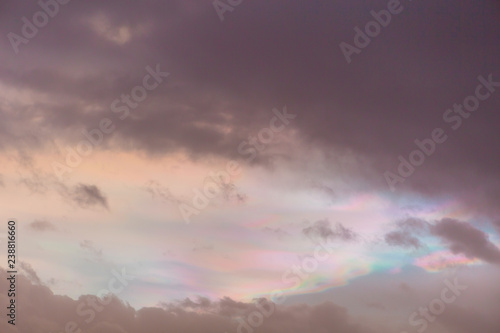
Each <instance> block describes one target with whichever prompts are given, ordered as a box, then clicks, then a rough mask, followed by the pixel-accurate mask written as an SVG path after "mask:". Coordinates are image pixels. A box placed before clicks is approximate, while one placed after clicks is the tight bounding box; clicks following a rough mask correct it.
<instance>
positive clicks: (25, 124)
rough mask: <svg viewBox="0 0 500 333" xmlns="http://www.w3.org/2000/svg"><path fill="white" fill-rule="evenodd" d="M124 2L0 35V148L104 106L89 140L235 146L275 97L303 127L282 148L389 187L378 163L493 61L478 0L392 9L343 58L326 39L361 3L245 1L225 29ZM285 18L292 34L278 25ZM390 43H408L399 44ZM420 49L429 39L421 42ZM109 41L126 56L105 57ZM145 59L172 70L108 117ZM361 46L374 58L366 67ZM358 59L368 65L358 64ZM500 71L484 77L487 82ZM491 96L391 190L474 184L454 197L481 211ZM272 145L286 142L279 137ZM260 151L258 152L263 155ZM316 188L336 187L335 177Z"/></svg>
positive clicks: (77, 122)
mask: <svg viewBox="0 0 500 333" xmlns="http://www.w3.org/2000/svg"><path fill="white" fill-rule="evenodd" d="M11 2H12V1H11ZM122 3H124V5H121V4H118V3H117V2H114V1H110V2H109V3H107V4H106V5H99V6H97V5H87V6H82V5H78V4H72V5H71V6H65V7H61V13H62V10H63V9H62V8H64V14H63V15H58V16H57V19H55V20H51V22H50V26H51V27H52V28H51V33H47V34H45V35H44V36H42V34H39V35H38V36H37V41H36V42H30V43H29V44H27V45H24V44H23V45H21V46H20V47H21V48H22V50H21V52H22V53H21V54H22V57H17V56H16V55H15V54H14V52H12V48H11V47H10V45H8V41H7V39H5V40H4V43H5V44H4V46H5V47H2V48H0V49H1V51H0V52H1V53H0V56H1V58H2V59H3V61H2V65H0V77H1V78H2V80H1V85H2V86H1V90H2V91H5V92H6V93H5V95H6V98H7V97H8V98H9V100H8V101H7V102H6V103H4V104H5V105H2V107H0V119H2V121H1V122H0V124H1V125H0V126H1V128H0V129H1V131H0V133H1V134H0V142H1V143H2V144H1V145H2V147H3V148H6V147H18V146H20V143H19V139H20V138H23V137H28V136H29V135H31V133H32V130H33V128H39V129H40V134H38V133H37V134H36V135H35V136H34V138H33V140H31V141H27V142H26V143H25V144H23V145H24V146H23V147H22V148H23V149H24V151H26V152H27V154H28V155H29V153H31V150H33V151H38V150H41V149H42V148H43V147H44V144H47V143H49V142H50V140H58V141H61V142H64V143H68V144H71V143H77V142H79V140H81V139H82V137H81V130H83V129H92V128H95V126H96V124H98V122H99V120H100V119H102V118H103V117H105V116H106V117H114V118H113V120H114V121H116V131H115V132H114V133H113V135H112V140H109V141H106V143H105V144H103V145H102V146H100V147H99V148H98V149H107V148H109V147H110V146H112V147H113V148H114V149H116V150H124V151H130V150H136V151H141V152H145V153H146V155H147V156H155V155H169V154H172V153H174V152H186V153H187V155H189V156H190V157H191V158H193V159H198V158H209V157H211V156H217V157H224V158H236V159H238V160H245V159H246V158H247V156H242V154H240V153H239V152H238V144H239V143H240V142H242V140H246V139H248V136H249V135H255V131H256V130H258V129H260V128H262V126H263V125H264V124H265V122H266V121H268V120H269V116H270V110H271V109H272V108H273V107H275V106H277V104H278V105H279V104H285V103H286V104H287V105H288V109H289V110H290V111H291V112H296V113H299V114H300V117H299V118H300V121H298V120H299V118H297V121H294V123H293V124H292V125H291V126H290V130H291V132H292V133H293V138H294V139H295V140H297V141H300V145H297V146H296V147H297V148H296V149H297V151H296V155H295V156H293V159H299V160H300V159H301V156H304V157H303V158H305V159H307V156H308V155H307V153H308V152H310V151H317V150H320V151H322V152H323V153H324V154H325V156H327V157H328V162H327V163H325V167H328V168H329V169H330V174H329V175H328V176H332V175H337V176H338V177H340V178H342V179H344V178H345V177H348V179H353V184H352V186H353V187H356V186H360V187H361V186H364V187H370V188H371V187H377V188H381V189H384V190H387V184H385V182H384V180H383V177H382V176H381V175H382V174H383V172H384V171H386V170H393V171H394V170H395V169H396V168H397V164H398V156H399V155H403V156H405V157H407V155H408V154H409V153H410V152H411V151H412V150H413V149H414V148H415V147H414V145H413V141H414V140H415V139H417V138H418V139H423V138H425V137H428V136H429V135H430V130H432V129H433V128H434V127H445V126H446V129H448V128H449V127H448V125H449V124H446V123H444V122H443V119H441V118H442V114H443V112H444V111H445V110H446V109H447V108H449V107H452V105H453V103H459V102H462V101H463V99H464V98H465V97H466V96H467V95H469V94H471V93H473V92H474V88H475V84H476V78H477V77H478V76H479V75H488V74H489V73H490V72H493V71H495V70H496V68H498V64H499V61H500V60H499V59H500V57H499V53H498V50H497V48H496V46H495V45H497V43H496V42H497V39H498V38H497V37H498V36H497V35H496V34H495V33H494V32H495V31H498V29H499V27H500V23H499V22H498V20H497V17H498V14H499V12H500V10H499V9H498V6H495V5H492V3H491V2H482V3H481V4H480V5H474V4H472V3H467V4H464V6H458V7H457V6H452V5H453V2H452V1H450V0H446V1H445V3H448V4H449V5H450V6H448V7H449V15H448V19H447V20H443V19H442V15H441V14H440V12H441V11H442V5H441V4H438V3H422V2H420V3H417V2H413V3H412V4H411V6H412V9H411V10H408V11H406V12H405V14H404V15H407V18H408V20H405V21H404V22H401V23H400V26H399V28H398V29H394V27H393V26H391V27H388V28H387V29H384V30H383V31H382V34H383V39H384V40H385V41H382V40H381V39H379V43H378V46H377V45H375V43H371V44H370V46H369V47H368V48H367V49H366V50H363V52H362V54H359V55H355V59H354V61H353V63H352V64H350V65H348V64H347V63H346V60H345V58H344V56H343V55H342V52H341V51H340V49H339V47H338V44H339V43H340V42H342V41H344V42H349V43H352V41H353V37H354V35H355V32H354V30H353V28H354V27H356V26H357V25H362V24H363V23H364V22H368V21H369V20H371V19H372V17H371V16H370V15H369V13H370V10H372V9H373V10H374V9H375V8H374V7H373V6H372V5H373V4H371V3H370V4H369V3H364V2H360V3H357V4H356V5H353V6H354V7H352V10H351V9H347V8H346V7H345V5H344V4H343V3H342V1H330V2H324V1H310V2H308V3H307V4H304V5H303V6H302V5H300V6H290V5H289V4H286V3H281V2H278V3H269V2H266V1H263V0H257V1H252V2H251V3H247V4H246V5H245V8H243V7H238V11H234V12H231V13H229V15H231V16H232V17H233V18H234V19H233V20H231V23H230V24H231V25H232V29H227V26H226V25H223V24H221V23H220V22H219V21H218V20H217V17H216V15H215V19H214V8H213V6H212V4H211V3H207V2H204V1H201V0H193V1H189V2H185V1H179V0H175V1H169V2H167V3H155V4H154V5H146V6H141V8H137V7H138V6H137V5H136V3H135V2H133V1H129V0H124V1H123V2H122ZM195 7H196V9H194V8H195ZM36 9H39V8H37V7H36V4H33V5H32V6H31V7H26V6H22V5H20V4H18V3H16V2H12V3H11V5H10V6H9V13H10V15H12V17H17V18H21V17H23V16H26V15H27V12H30V10H31V11H35V10H36ZM284 9H285V10H284ZM304 13H308V14H307V15H310V16H309V17H307V18H306V17H305V16H304ZM463 13H471V14H470V17H472V19H473V20H474V22H479V23H480V24H471V26H469V27H468V29H465V30H462V29H458V28H457V27H458V24H459V22H461V21H460V20H458V19H456V18H457V17H461V15H463ZM131 17H133V18H131ZM346 17H348V18H349V19H346ZM255 22H259V23H260V25H259V27H257V28H256V27H255ZM18 23H19V20H13V19H10V17H9V19H7V18H5V19H4V20H2V21H1V23H0V29H2V31H5V32H7V31H16V30H17V31H18V32H19V28H20V27H18ZM416 25H418V26H419V29H415V26H416ZM290 26H294V27H295V29H296V30H297V31H300V32H301V33H298V34H290V31H289V28H288V27H290ZM242 31H244V32H245V33H243V35H242V33H241V32H242ZM435 31H440V32H442V33H440V34H436V33H435ZM237 32H239V33H237ZM311 35H315V36H318V37H317V38H310V36H311ZM424 36H425V37H424ZM448 36H453V38H449V37H448ZM276 40H280V43H279V44H277V43H276V42H275V41H276ZM389 40H390V41H392V42H391V43H388V42H387V41H389ZM331 41H334V42H333V43H332V42H331ZM401 43H406V44H405V45H406V46H407V47H405V48H400V47H399V45H401ZM228 49H231V50H232V52H233V54H230V53H229V52H226V50H228ZM423 49H432V50H433V52H432V53H426V54H422V52H421V50H423ZM117 50H120V54H126V55H128V56H125V57H117V56H116V54H117V52H118V51H117ZM307 50H315V52H313V53H311V52H308V51H307ZM478 50H481V52H480V56H478V54H479V53H478V52H479V51H478ZM456 54H460V55H461V56H460V57H456V56H455V55H456ZM368 55H369V56H368ZM478 57H479V58H478ZM132 59H133V61H132ZM158 59H161V68H162V69H163V70H164V71H167V70H168V71H169V72H172V77H171V78H168V80H166V81H165V82H164V83H162V85H161V86H160V87H159V88H158V89H157V90H155V91H153V92H151V93H150V94H149V95H148V98H147V100H145V101H144V103H141V106H140V108H138V109H135V110H131V116H130V117H129V118H127V119H126V121H120V120H119V119H117V118H116V114H114V113H113V112H112V111H111V110H110V104H111V102H112V101H113V100H114V99H115V98H120V96H121V94H123V93H127V92H129V91H130V88H131V87H133V86H135V85H137V84H140V83H141V82H142V79H143V77H144V75H145V72H144V67H145V66H146V65H147V64H149V65H152V66H154V65H155V64H156V63H157V62H158ZM373 59H384V60H385V61H383V62H378V65H377V66H373ZM403 59H404V60H403ZM464 59H466V60H467V59H468V60H477V61H465V62H464ZM443 63H445V64H444V65H443ZM28 65H29V66H28ZM366 68H370V69H371V70H370V74H369V77H368V78H367V76H366V75H367V74H366V73H367V71H366ZM499 75H500V74H498V73H494V75H493V76H494V78H495V79H496V80H499V78H500V76H499ZM297 82H313V83H314V84H310V85H306V86H304V85H299V84H297ZM373 82H377V84H376V85H374V84H373ZM318 87H321V88H320V89H318ZM429 87H430V88H429ZM395 91H397V93H395ZM10 92H15V93H16V94H10ZM22 94H26V95H29V96H30V98H29V99H27V98H20V97H24V96H23V95H22ZM353 94H354V95H355V96H356V98H354V97H353V96H354V95H353ZM496 94H498V92H495V95H492V97H491V98H490V99H489V100H488V102H487V103H482V104H481V106H480V109H479V110H478V112H476V113H475V116H474V117H471V118H470V119H464V124H465V122H467V127H465V125H463V126H462V128H460V130H457V131H456V132H450V131H447V133H448V134H450V138H449V140H448V141H447V142H446V149H443V150H439V152H438V153H436V154H434V155H432V159H428V160H427V161H426V164H425V167H423V168H420V169H419V171H418V172H416V173H415V174H414V175H412V177H411V180H409V181H407V182H405V184H404V186H401V191H408V192H418V193H421V194H424V195H438V194H442V193H445V194H446V193H453V192H455V191H457V190H459V189H461V188H464V187H466V188H468V187H470V186H468V185H471V184H481V185H483V186H476V187H474V188H475V190H473V191H472V192H473V193H463V192H460V194H459V196H458V200H460V201H461V202H462V203H464V204H466V205H467V206H468V207H469V208H470V209H474V210H476V211H478V212H483V213H487V214H490V215H494V213H495V212H498V207H497V205H496V202H497V201H496V199H495V198H498V194H499V193H500V180H498V177H497V175H498V173H499V172H500V163H499V160H500V159H499V158H498V157H496V156H493V155H492V154H491V151H493V150H494V148H495V147H496V146H498V144H499V140H500V139H499V138H498V136H496V135H495V134H496V131H497V128H496V127H495V124H496V123H498V117H499V115H498V112H494V111H495V110H497V109H498V106H499V105H500V102H499V101H500V99H499V98H498V95H496ZM31 105H36V107H31ZM409 105H410V107H409ZM90 109H91V110H93V111H92V112H89V111H88V110H90ZM139 109H140V110H139ZM13 110H18V111H17V112H13ZM139 111H140V112H139ZM395 125H396V126H395ZM43 133H50V135H45V134H43ZM354 133H355V134H354ZM451 134H453V137H452V135H451ZM299 147H300V148H299ZM332 151H334V152H335V153H332V154H330V152H332ZM278 152H279V153H280V154H281V155H280V154H277V156H285V154H284V152H285V151H284V150H283V149H280V150H278ZM264 155H265V154H263V155H262V158H261V160H262V161H265V162H269V158H268V156H267V157H266V156H264ZM351 157H352V158H353V159H354V160H358V161H362V162H363V163H355V165H354V167H352V168H346V167H345V165H346V164H345V163H343V162H344V161H345V160H347V159H349V158H351ZM285 158H287V159H289V158H290V156H286V157H285ZM255 161H257V159H256V160H255ZM365 162H366V163H365ZM451 166H453V168H450V167H451ZM35 188H36V187H35ZM324 190H325V193H326V194H327V195H330V194H331V195H338V194H339V191H338V190H337V188H329V187H325V188H324Z"/></svg>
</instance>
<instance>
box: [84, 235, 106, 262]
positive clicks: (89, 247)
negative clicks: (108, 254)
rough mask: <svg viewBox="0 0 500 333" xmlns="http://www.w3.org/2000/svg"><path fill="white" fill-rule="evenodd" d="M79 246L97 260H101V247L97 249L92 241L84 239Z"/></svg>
mask: <svg viewBox="0 0 500 333" xmlns="http://www.w3.org/2000/svg"><path fill="white" fill-rule="evenodd" d="M80 247H81V248H82V249H84V250H86V251H87V252H88V253H89V254H90V255H92V257H94V259H96V260H97V261H102V249H97V248H96V247H95V245H94V243H93V242H92V241H89V240H84V241H83V242H81V243H80Z"/></svg>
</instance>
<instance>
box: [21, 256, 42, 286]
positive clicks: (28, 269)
mask: <svg viewBox="0 0 500 333" xmlns="http://www.w3.org/2000/svg"><path fill="white" fill-rule="evenodd" d="M19 267H21V269H22V270H23V271H24V272H25V273H26V276H27V277H28V279H29V280H30V281H31V282H33V283H34V284H38V285H40V284H42V281H41V280H40V278H39V277H38V274H37V273H36V272H35V270H34V269H33V267H32V266H31V265H30V264H28V263H27V262H23V261H21V262H19Z"/></svg>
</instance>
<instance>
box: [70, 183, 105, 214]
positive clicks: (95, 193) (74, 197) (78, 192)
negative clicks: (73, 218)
mask: <svg viewBox="0 0 500 333" xmlns="http://www.w3.org/2000/svg"><path fill="white" fill-rule="evenodd" d="M64 191H66V192H67V194H68V195H69V199H70V200H71V201H72V202H74V203H76V204H77V205H78V206H80V207H82V208H92V207H101V208H105V209H109V207H108V199H107V197H106V196H104V194H103V193H102V192H101V190H100V189H99V188H98V187H97V186H96V185H87V184H78V185H76V186H74V187H71V188H68V187H64Z"/></svg>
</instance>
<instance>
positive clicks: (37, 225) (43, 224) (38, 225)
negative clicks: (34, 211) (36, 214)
mask: <svg viewBox="0 0 500 333" xmlns="http://www.w3.org/2000/svg"><path fill="white" fill-rule="evenodd" d="M29 227H30V228H31V229H33V230H36V231H55V230H56V227H55V226H54V225H53V224H52V223H50V222H49V221H45V220H36V221H33V222H31V223H30V224H29Z"/></svg>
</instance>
